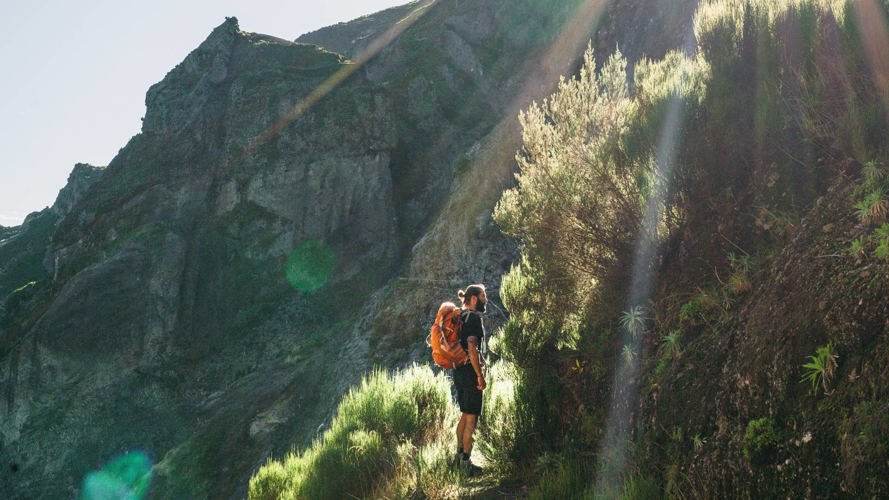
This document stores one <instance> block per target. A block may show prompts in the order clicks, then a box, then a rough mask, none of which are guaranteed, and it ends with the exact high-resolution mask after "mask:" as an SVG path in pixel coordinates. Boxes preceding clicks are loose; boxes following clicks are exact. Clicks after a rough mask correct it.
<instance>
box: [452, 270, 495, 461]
mask: <svg viewBox="0 0 889 500" xmlns="http://www.w3.org/2000/svg"><path fill="white" fill-rule="evenodd" d="M457 296H458V297H460V301H461V302H462V305H463V307H462V308H461V313H460V316H461V318H462V319H463V328H462V329H461V330H460V345H461V346H462V347H463V349H464V350H465V351H466V352H467V353H468V354H469V362H468V363H466V364H463V365H461V366H458V367H456V368H454V371H453V378H454V386H455V388H456V389H457V404H458V405H459V406H460V412H461V415H460V422H459V423H458V424H457V455H458V458H459V460H460V465H461V467H463V468H465V469H466V472H467V475H469V476H472V475H474V474H475V473H477V472H480V471H481V469H480V468H479V467H477V466H476V465H475V464H473V463H472V461H471V460H470V458H469V455H470V454H471V453H472V433H473V432H475V426H476V424H478V417H479V415H481V413H482V391H484V390H485V387H487V382H486V381H485V373H484V371H483V370H482V369H483V366H484V359H483V358H482V357H481V355H480V354H479V349H480V346H481V342H482V341H483V340H484V338H485V327H484V325H483V324H482V317H481V315H482V314H484V312H485V305H486V303H487V302H488V297H487V295H485V286H484V285H470V286H468V287H466V289H465V290H460V291H459V292H457Z"/></svg>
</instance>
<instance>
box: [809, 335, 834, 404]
mask: <svg viewBox="0 0 889 500" xmlns="http://www.w3.org/2000/svg"><path fill="white" fill-rule="evenodd" d="M838 357H839V356H837V354H836V352H835V351H834V346H833V342H828V344H827V345H825V346H822V347H819V348H818V349H816V350H815V355H814V356H810V357H809V359H810V361H809V362H808V363H805V364H804V365H803V368H805V370H806V371H805V374H804V375H803V378H802V380H801V382H811V383H812V392H813V393H816V394H817V392H818V387H819V386H820V387H821V388H822V389H823V390H824V394H828V393H829V392H830V389H829V388H828V385H830V381H831V379H832V378H833V374H834V372H835V371H836V369H837V358H838Z"/></svg>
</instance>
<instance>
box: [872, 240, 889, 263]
mask: <svg viewBox="0 0 889 500" xmlns="http://www.w3.org/2000/svg"><path fill="white" fill-rule="evenodd" d="M874 256H876V257H877V258H878V259H889V238H882V239H881V240H880V244H879V245H877V248H875V249H874Z"/></svg>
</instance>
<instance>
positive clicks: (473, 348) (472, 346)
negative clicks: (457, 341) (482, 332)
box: [466, 337, 488, 391]
mask: <svg viewBox="0 0 889 500" xmlns="http://www.w3.org/2000/svg"><path fill="white" fill-rule="evenodd" d="M466 343H467V344H469V362H470V363H472V369H473V370H475V376H476V377H477V378H478V390H480V391H483V390H485V387H487V386H488V384H487V382H485V376H484V374H483V373H482V366H481V363H480V362H479V354H478V337H469V338H468V339H467V340H466Z"/></svg>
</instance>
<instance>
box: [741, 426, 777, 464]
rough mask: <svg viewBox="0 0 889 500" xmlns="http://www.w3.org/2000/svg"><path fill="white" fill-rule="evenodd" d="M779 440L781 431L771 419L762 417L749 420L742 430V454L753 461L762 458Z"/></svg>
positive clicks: (772, 449) (765, 456)
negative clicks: (744, 429) (743, 430)
mask: <svg viewBox="0 0 889 500" xmlns="http://www.w3.org/2000/svg"><path fill="white" fill-rule="evenodd" d="M780 441H781V433H780V432H779V431H778V429H777V426H776V424H775V421H774V420H773V419H771V418H767V417H763V418H757V419H754V420H751V421H750V422H749V423H748V424H747V430H746V431H745V432H744V443H743V449H744V456H745V457H747V458H749V459H751V460H754V461H760V460H764V459H765V458H767V456H768V454H769V453H771V452H772V451H774V448H775V446H777V445H778V443H779V442H780Z"/></svg>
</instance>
